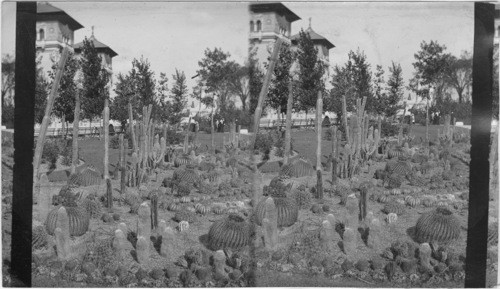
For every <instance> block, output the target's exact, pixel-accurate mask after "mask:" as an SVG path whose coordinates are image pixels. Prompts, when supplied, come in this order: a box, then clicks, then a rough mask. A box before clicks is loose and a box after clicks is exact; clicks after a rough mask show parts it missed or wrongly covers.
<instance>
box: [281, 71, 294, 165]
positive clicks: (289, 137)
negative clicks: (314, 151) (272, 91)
mask: <svg viewBox="0 0 500 289" xmlns="http://www.w3.org/2000/svg"><path fill="white" fill-rule="evenodd" d="M292 86H293V83H292V80H290V82H289V83H288V100H287V102H286V128H285V158H284V159H283V163H284V164H285V165H286V164H288V160H289V158H290V149H291V141H292V106H293V91H292Z"/></svg>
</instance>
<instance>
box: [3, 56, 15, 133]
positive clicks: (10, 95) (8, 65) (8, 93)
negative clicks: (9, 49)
mask: <svg viewBox="0 0 500 289" xmlns="http://www.w3.org/2000/svg"><path fill="white" fill-rule="evenodd" d="M14 76H15V61H14V57H13V56H11V55H9V54H7V55H5V56H3V57H2V124H4V125H6V124H7V123H9V122H10V123H13V122H14V85H15V77H14Z"/></svg>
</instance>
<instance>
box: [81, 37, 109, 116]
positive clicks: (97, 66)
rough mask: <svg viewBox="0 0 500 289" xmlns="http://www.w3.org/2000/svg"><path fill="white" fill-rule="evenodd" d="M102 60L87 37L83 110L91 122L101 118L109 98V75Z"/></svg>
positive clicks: (84, 45)
mask: <svg viewBox="0 0 500 289" xmlns="http://www.w3.org/2000/svg"><path fill="white" fill-rule="evenodd" d="M101 63H102V60H101V57H100V56H99V54H98V53H97V50H96V49H95V47H94V43H93V42H92V41H90V40H88V39H87V38H86V37H85V39H84V40H83V49H82V59H81V68H82V75H83V91H82V110H83V115H84V117H86V118H89V119H90V120H91V121H92V119H93V118H94V117H99V116H101V114H102V111H103V109H104V99H106V98H108V97H109V91H108V89H107V88H106V86H107V84H108V81H109V73H108V72H107V71H106V69H104V68H103V67H102V64H101Z"/></svg>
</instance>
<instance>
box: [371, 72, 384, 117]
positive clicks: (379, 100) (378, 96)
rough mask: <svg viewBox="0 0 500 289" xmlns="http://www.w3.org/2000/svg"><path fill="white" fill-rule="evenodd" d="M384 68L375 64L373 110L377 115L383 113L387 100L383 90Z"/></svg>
mask: <svg viewBox="0 0 500 289" xmlns="http://www.w3.org/2000/svg"><path fill="white" fill-rule="evenodd" d="M384 73H385V72H384V69H383V68H382V66H381V65H377V66H376V68H375V74H374V78H373V97H374V98H375V99H374V102H373V111H374V112H375V113H376V114H377V115H384V114H385V109H386V102H387V93H386V91H385V79H384Z"/></svg>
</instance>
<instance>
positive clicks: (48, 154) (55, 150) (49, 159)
mask: <svg viewBox="0 0 500 289" xmlns="http://www.w3.org/2000/svg"><path fill="white" fill-rule="evenodd" d="M58 157H59V145H58V144H57V142H55V141H52V140H48V141H46V142H45V145H44V146H43V151H42V161H43V162H45V163H49V167H50V169H55V168H56V163H57V158H58Z"/></svg>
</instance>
